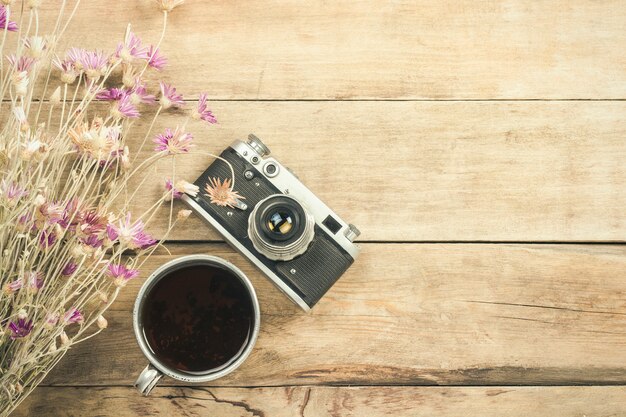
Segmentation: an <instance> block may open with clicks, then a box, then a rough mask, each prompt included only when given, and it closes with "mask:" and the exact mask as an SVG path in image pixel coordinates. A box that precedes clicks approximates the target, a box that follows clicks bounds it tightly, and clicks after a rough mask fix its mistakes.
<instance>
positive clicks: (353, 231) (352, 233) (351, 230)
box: [344, 224, 361, 242]
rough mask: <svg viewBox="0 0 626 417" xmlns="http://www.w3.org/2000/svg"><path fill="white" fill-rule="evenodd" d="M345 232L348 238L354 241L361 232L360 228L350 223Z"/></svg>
mask: <svg viewBox="0 0 626 417" xmlns="http://www.w3.org/2000/svg"><path fill="white" fill-rule="evenodd" d="M344 234H345V235H346V238H348V240H349V241H350V242H354V240H355V239H356V238H357V237H359V235H360V234H361V232H360V231H359V229H357V228H356V226H355V225H353V224H349V225H348V228H347V229H346V231H345V233H344Z"/></svg>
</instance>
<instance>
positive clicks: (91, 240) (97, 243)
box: [80, 235, 104, 249]
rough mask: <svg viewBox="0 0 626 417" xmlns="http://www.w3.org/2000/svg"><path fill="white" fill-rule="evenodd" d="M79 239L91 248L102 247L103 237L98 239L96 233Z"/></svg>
mask: <svg viewBox="0 0 626 417" xmlns="http://www.w3.org/2000/svg"><path fill="white" fill-rule="evenodd" d="M80 241H81V242H82V243H83V244H85V245H87V246H89V247H91V248H94V249H98V248H101V247H102V243H103V242H104V239H99V238H98V236H97V235H89V236H88V237H86V238H82V239H80Z"/></svg>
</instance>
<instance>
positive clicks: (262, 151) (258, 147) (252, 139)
mask: <svg viewBox="0 0 626 417" xmlns="http://www.w3.org/2000/svg"><path fill="white" fill-rule="evenodd" d="M248 145H250V146H251V147H252V149H254V150H255V151H256V153H258V154H259V155H261V158H263V157H264V156H267V155H269V154H270V148H268V147H267V146H265V144H264V143H263V142H261V139H259V138H257V137H256V136H255V135H253V134H252V133H250V134H249V135H248Z"/></svg>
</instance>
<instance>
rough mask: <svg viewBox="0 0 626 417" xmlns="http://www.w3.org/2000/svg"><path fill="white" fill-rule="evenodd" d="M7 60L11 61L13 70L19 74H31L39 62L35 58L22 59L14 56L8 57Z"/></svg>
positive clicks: (23, 57)
mask: <svg viewBox="0 0 626 417" xmlns="http://www.w3.org/2000/svg"><path fill="white" fill-rule="evenodd" d="M7 60H8V61H9V64H11V66H12V67H13V69H14V70H15V71H17V72H29V71H30V70H31V69H32V67H33V64H34V63H35V62H37V60H36V59H35V58H32V57H30V56H25V55H22V56H21V57H19V58H17V57H16V56H15V55H14V54H11V55H9V56H7Z"/></svg>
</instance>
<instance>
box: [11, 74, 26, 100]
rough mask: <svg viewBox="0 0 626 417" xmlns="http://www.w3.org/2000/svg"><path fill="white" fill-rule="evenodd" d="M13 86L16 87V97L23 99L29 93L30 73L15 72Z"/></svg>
mask: <svg viewBox="0 0 626 417" xmlns="http://www.w3.org/2000/svg"><path fill="white" fill-rule="evenodd" d="M11 84H12V85H13V87H15V95H17V96H19V97H23V96H25V95H26V94H27V93H28V73H27V72H26V71H21V72H15V73H14V74H13V75H11Z"/></svg>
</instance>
